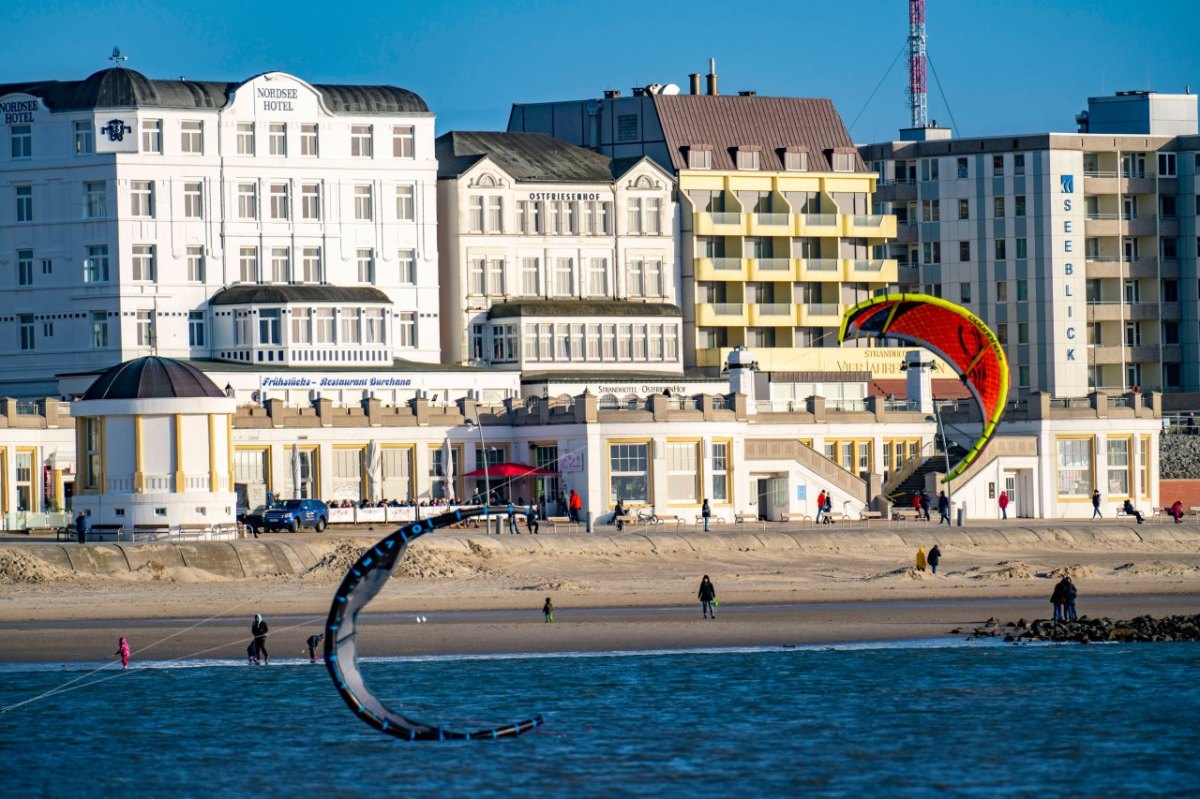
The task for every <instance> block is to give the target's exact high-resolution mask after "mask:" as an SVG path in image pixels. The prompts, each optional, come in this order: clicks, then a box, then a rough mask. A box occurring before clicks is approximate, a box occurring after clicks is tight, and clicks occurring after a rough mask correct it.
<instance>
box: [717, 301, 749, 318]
mask: <svg viewBox="0 0 1200 799" xmlns="http://www.w3.org/2000/svg"><path fill="white" fill-rule="evenodd" d="M712 307H713V313H714V314H716V315H717V316H741V315H742V314H743V313H744V312H745V306H743V305H742V304H741V303H737V302H715V303H713V306H712Z"/></svg>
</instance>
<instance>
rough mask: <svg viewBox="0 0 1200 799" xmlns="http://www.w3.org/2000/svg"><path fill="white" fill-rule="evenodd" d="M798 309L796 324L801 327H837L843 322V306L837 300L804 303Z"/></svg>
mask: <svg viewBox="0 0 1200 799" xmlns="http://www.w3.org/2000/svg"><path fill="white" fill-rule="evenodd" d="M796 309H797V314H796V324H798V325H800V326H801V327H837V326H839V325H841V323H842V306H841V305H839V304H837V303H836V302H816V303H803V304H801V305H797V306H796Z"/></svg>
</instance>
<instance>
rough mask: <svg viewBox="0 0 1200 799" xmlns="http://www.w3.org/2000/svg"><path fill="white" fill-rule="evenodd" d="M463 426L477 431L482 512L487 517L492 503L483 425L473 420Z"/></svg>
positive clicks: (468, 420)
mask: <svg viewBox="0 0 1200 799" xmlns="http://www.w3.org/2000/svg"><path fill="white" fill-rule="evenodd" d="M463 424H465V425H466V426H467V427H468V428H471V427H474V428H475V429H476V430H478V431H479V451H480V453H482V455H483V511H484V516H487V509H488V505H490V504H491V502H492V481H491V480H490V479H489V478H488V454H487V442H486V441H484V440H483V425H482V424H480V423H478V422H476V421H475V420H473V419H467V420H466V421H465V422H463Z"/></svg>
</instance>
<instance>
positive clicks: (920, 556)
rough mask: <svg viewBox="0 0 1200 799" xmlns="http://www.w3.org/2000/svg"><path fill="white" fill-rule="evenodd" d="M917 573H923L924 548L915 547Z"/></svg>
mask: <svg viewBox="0 0 1200 799" xmlns="http://www.w3.org/2000/svg"><path fill="white" fill-rule="evenodd" d="M917 571H919V572H923V571H925V547H917Z"/></svg>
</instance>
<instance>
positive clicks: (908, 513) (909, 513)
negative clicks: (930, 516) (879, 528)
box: [892, 508, 921, 522]
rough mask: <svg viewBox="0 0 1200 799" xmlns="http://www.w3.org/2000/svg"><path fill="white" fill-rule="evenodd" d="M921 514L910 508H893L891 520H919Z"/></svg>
mask: <svg viewBox="0 0 1200 799" xmlns="http://www.w3.org/2000/svg"><path fill="white" fill-rule="evenodd" d="M920 519H921V514H919V513H917V512H916V511H915V510H913V509H912V508H893V509H892V521H894V522H915V521H920Z"/></svg>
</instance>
